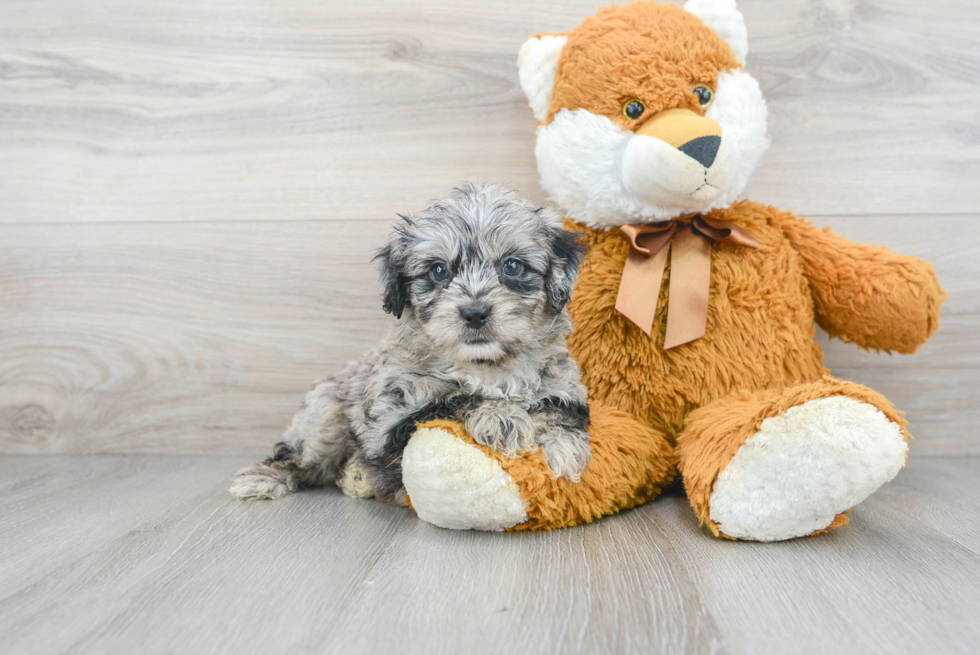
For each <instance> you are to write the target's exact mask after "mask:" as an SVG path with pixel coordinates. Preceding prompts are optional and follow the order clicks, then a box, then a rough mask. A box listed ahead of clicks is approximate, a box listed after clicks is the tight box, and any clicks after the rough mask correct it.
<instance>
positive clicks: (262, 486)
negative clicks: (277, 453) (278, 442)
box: [228, 462, 296, 500]
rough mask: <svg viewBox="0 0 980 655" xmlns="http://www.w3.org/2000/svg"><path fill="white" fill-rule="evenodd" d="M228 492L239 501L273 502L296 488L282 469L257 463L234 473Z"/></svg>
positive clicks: (291, 479) (290, 477)
mask: <svg viewBox="0 0 980 655" xmlns="http://www.w3.org/2000/svg"><path fill="white" fill-rule="evenodd" d="M228 491H230V492H231V495H232V496H234V497H235V498H238V499H239V500H275V499H277V498H282V497H283V496H285V495H287V494H290V493H292V492H294V491H296V487H295V482H294V480H293V478H292V476H289V475H288V474H286V472H285V471H283V470H282V468H280V467H277V466H275V464H267V463H265V462H259V463H258V464H252V465H251V466H246V467H245V468H243V469H242V470H240V471H239V472H238V473H236V474H235V477H234V478H233V482H232V485H231V488H230V489H228Z"/></svg>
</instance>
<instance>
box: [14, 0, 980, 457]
mask: <svg viewBox="0 0 980 655" xmlns="http://www.w3.org/2000/svg"><path fill="white" fill-rule="evenodd" d="M601 4H603V3H602V2H584V1H570V2H523V1H519V0H508V1H501V2H493V1H490V2H479V3H476V2H452V1H450V0H444V1H442V2H437V1H431V2H401V3H399V2H381V1H378V0H370V1H366V2H357V3H351V2H339V1H329V2H326V1H325V2H309V3H301V2H296V1H295V0H284V1H281V2H275V3H269V2H259V1H256V0H237V1H235V0H222V1H220V2H212V3H200V2H194V1H192V0H169V1H166V2H144V1H134V0H118V1H116V2H106V1H101V0H91V1H89V2H69V1H68V0H52V1H51V2H45V3H37V2H32V1H30V0H8V1H6V2H4V3H2V4H0V452H78V453H106V452H128V453H132V452H140V453H158V452H165V453H175V452H258V451H262V450H264V449H265V448H266V447H267V445H268V444H269V443H271V442H272V440H274V439H275V437H276V436H277V434H278V432H279V431H280V430H281V428H282V426H283V425H284V423H285V422H286V421H287V420H288V418H289V415H290V414H291V412H292V411H293V409H294V408H295V406H296V404H297V402H298V396H299V394H300V393H301V392H302V391H303V390H304V389H305V388H307V387H308V385H309V383H310V382H312V381H313V380H314V379H316V378H318V377H321V376H323V375H325V374H329V373H331V372H333V371H335V370H337V368H338V367H339V366H340V365H341V364H342V363H343V362H344V361H346V360H347V359H349V358H351V357H353V356H356V355H357V354H358V353H359V352H361V351H363V350H364V349H366V348H368V347H370V346H371V344H373V343H374V342H375V341H376V340H377V338H378V337H379V336H380V335H381V333H382V332H383V330H384V328H385V325H386V324H387V317H386V316H385V315H384V314H383V313H382V312H381V310H380V303H379V301H378V297H377V291H376V285H375V280H374V274H373V271H372V270H371V267H370V264H369V262H368V260H369V258H370V256H371V252H372V250H373V249H374V248H375V247H376V246H377V244H378V243H379V242H380V240H381V239H382V237H383V235H384V234H385V232H386V230H387V229H388V225H389V218H390V217H392V216H393V215H394V212H395V211H403V210H406V209H412V208H416V207H419V206H420V205H422V204H423V203H424V202H425V201H426V200H427V199H428V198H431V197H433V196H435V195H439V194H441V193H443V192H444V191H445V190H446V189H447V188H448V187H449V186H451V185H452V184H453V183H455V182H457V181H459V180H462V179H488V180H495V181H501V182H506V183H509V184H511V185H512V186H514V187H515V188H517V189H518V190H520V191H521V192H523V193H525V194H527V195H530V196H531V197H532V198H534V199H536V200H537V201H540V202H544V201H545V198H544V195H543V193H542V191H541V190H540V188H539V187H538V185H537V175H536V172H535V167H534V158H533V131H534V130H533V121H532V119H531V117H530V114H529V111H528V110H527V109H526V107H525V105H524V102H523V97H522V96H521V93H520V90H519V88H518V86H517V75H516V69H515V65H514V60H515V57H516V52H517V49H518V47H519V46H520V43H521V42H522V41H523V40H524V39H525V38H526V37H527V36H528V35H530V34H532V33H535V32H538V31H547V30H554V31H557V30H561V29H566V28H569V27H572V26H574V25H575V24H576V23H577V22H578V21H579V20H581V18H582V17H584V16H587V15H589V14H591V13H592V12H593V11H594V10H595V8H596V7H598V6H600V5H601ZM740 6H741V7H742V9H743V11H744V13H745V15H746V21H747V23H748V26H749V30H750V46H751V51H750V55H749V62H748V67H749V69H750V71H752V72H753V73H754V74H755V75H756V76H757V77H758V78H759V79H760V81H761V83H762V85H763V88H764V91H765V92H766V95H767V97H768V99H769V103H770V112H771V114H770V132H771V134H772V137H773V145H772V148H771V150H770V152H769V154H768V155H767V159H766V160H765V162H764V164H763V166H762V167H761V168H760V170H759V171H758V172H757V173H756V175H755V178H754V182H753V184H752V186H751V188H750V189H749V191H748V192H747V193H746V195H747V196H748V197H751V198H753V199H756V200H761V201H764V202H771V203H773V204H778V205H781V206H783V207H786V208H787V209H792V210H794V211H796V212H797V213H801V214H806V215H808V216H809V217H810V218H812V219H813V220H815V222H817V223H819V224H829V225H834V226H835V227H836V228H837V229H838V231H841V232H843V233H845V234H847V235H848V236H850V237H852V238H855V239H857V240H862V241H869V242H874V243H882V244H885V245H888V246H890V247H893V248H894V249H896V250H899V251H902V252H910V253H915V254H918V255H920V256H922V257H926V258H929V259H931V260H933V261H934V262H935V263H936V268H937V270H938V271H939V274H940V277H941V279H942V281H943V283H944V286H945V287H946V289H947V291H948V292H949V300H948V301H947V304H946V305H945V307H944V310H943V316H942V322H941V328H940V331H939V333H938V334H937V336H936V337H935V338H934V339H933V341H932V342H930V343H929V344H927V345H926V346H925V347H924V348H923V349H922V350H921V351H920V352H919V353H918V354H916V355H915V356H912V357H900V356H886V355H873V354H870V353H864V352H861V351H858V350H857V349H855V348H854V347H852V346H848V345H846V344H841V343H839V342H831V343H830V344H828V348H827V353H828V354H827V360H828V363H829V364H830V365H831V366H832V367H833V368H834V369H835V371H836V372H837V373H838V374H839V375H841V376H843V377H848V378H851V379H855V380H859V381H862V382H865V383H868V384H871V385H873V386H875V387H876V388H878V389H879V390H881V391H883V392H884V393H885V394H886V395H888V396H889V397H890V398H891V399H892V400H894V401H895V402H896V404H898V405H899V406H900V407H901V408H903V409H905V410H906V412H907V413H908V416H909V418H910V420H911V421H912V422H913V424H914V432H915V433H916V435H917V436H918V437H919V439H918V441H917V442H916V444H915V445H914V449H915V450H916V451H917V452H919V453H920V454H929V453H933V454H960V453H980V439H978V437H977V436H976V434H975V428H974V426H975V425H976V424H977V423H978V421H980V411H978V408H977V406H978V404H980V339H978V337H977V335H976V333H977V331H978V326H980V283H978V282H977V280H978V269H980V264H978V261H980V224H978V219H980V213H978V211H980V210H978V204H977V200H978V199H980V198H978V197H980V193H978V183H977V180H978V179H980V136H978V132H977V125H978V119H980V111H978V109H977V108H978V107H980V39H977V37H976V34H977V26H978V25H980V6H978V5H977V4H976V3H974V2H972V0H937V1H934V2H926V1H925V0H868V1H857V0H823V1H818V0H813V1H806V0H784V1H782V2H779V3H775V2H765V1H764V0H755V1H750V0H742V2H740Z"/></svg>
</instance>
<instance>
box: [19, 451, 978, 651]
mask: <svg viewBox="0 0 980 655" xmlns="http://www.w3.org/2000/svg"><path fill="white" fill-rule="evenodd" d="M248 461H249V460H248V459H247V458H243V457H231V456H219V455H210V456H201V455H194V456H163V455H158V456H50V455H49V456H6V457H2V458H0V481H2V483H0V492H2V493H3V496H4V498H5V506H4V510H3V511H2V513H0V535H2V539H0V635H2V636H3V643H2V645H0V651H2V652H3V653H4V654H5V655H20V654H23V655H46V654H48V653H71V654H82V653H98V654H106V653H186V654H195V655H196V654H206V653H234V654H236V655H246V654H249V653H261V654H263V655H267V654H270V653H273V654H274V653H287V652H288V653H426V654H432V653H644V654H652V653H729V654H731V655H735V654H739V653H758V654H760V655H768V654H771V653H794V654H796V653H814V654H817V653H823V654H826V653H833V654H834V655H845V654H849V653H917V654H922V653H928V654H929V655H934V654H937V653H977V652H980V615H978V612H977V608H978V607H980V500H978V497H977V493H976V485H977V479H978V478H980V458H977V457H973V458H955V459H953V458H949V459H947V458H938V457H934V458H922V459H918V460H912V461H911V462H910V464H909V466H908V468H907V469H906V470H905V471H903V472H902V473H901V474H900V475H899V477H898V478H897V479H896V480H895V481H894V482H893V483H892V484H891V485H890V486H889V487H887V488H885V489H883V490H881V491H880V492H878V493H877V494H875V495H874V496H872V497H871V498H870V499H869V500H868V501H867V502H865V503H863V504H861V505H860V506H859V507H858V508H857V509H856V510H855V511H854V512H853V520H852V522H851V524H850V525H847V526H845V527H843V528H841V529H838V530H835V531H833V532H831V533H829V534H826V535H821V536H817V537H814V538H809V539H801V540H795V541H789V542H782V543H775V544H757V543H747V542H734V543H733V542H729V541H723V540H718V539H715V538H713V537H711V536H710V535H709V534H708V533H707V532H706V531H704V530H702V529H699V527H698V525H697V522H696V520H695V519H694V516H693V514H692V512H691V511H690V510H689V508H688V507H687V506H686V504H685V500H684V498H683V497H682V496H680V495H676V494H675V495H670V496H667V497H664V498H661V499H659V500H657V501H655V502H653V503H651V504H648V505H646V506H644V507H640V508H637V509H635V510H632V511H628V512H624V513H622V514H621V515H618V516H614V517H610V518H607V519H604V520H603V521H601V522H599V523H595V524H592V525H588V526H582V527H578V528H572V529H567V530H560V531H556V532H551V533H520V534H509V533H478V532H455V531H450V530H442V529H439V528H435V527H433V526H431V525H428V524H426V523H423V522H421V521H419V520H418V519H417V518H415V516H414V515H413V514H412V513H411V512H410V511H409V510H407V509H396V508H392V507H388V506H385V505H381V504H379V503H377V502H374V501H364V500H353V499H349V498H346V497H345V496H343V495H341V494H340V493H339V492H338V491H337V490H336V489H334V488H330V489H323V490H316V491H309V492H303V493H301V494H298V495H296V496H293V497H290V498H287V499H284V500H281V501H274V502H255V503H243V502H240V501H236V500H234V499H232V498H231V497H230V496H229V495H228V494H227V492H226V491H225V488H226V487H227V484H228V480H227V478H228V475H229V474H230V473H231V472H232V471H234V470H235V468H236V467H237V466H239V465H242V464H245V463H246V462H248Z"/></svg>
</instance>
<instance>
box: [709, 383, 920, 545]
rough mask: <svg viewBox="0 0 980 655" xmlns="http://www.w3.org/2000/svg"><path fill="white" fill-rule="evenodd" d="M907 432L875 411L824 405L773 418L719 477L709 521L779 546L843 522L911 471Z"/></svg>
mask: <svg viewBox="0 0 980 655" xmlns="http://www.w3.org/2000/svg"><path fill="white" fill-rule="evenodd" d="M907 455H908V446H907V444H906V443H905V439H904V437H903V435H902V430H901V428H900V427H899V426H898V425H897V424H895V423H894V422H892V421H890V420H889V419H888V418H887V417H886V416H885V415H884V414H883V413H882V412H881V411H879V410H878V409H877V408H876V407H874V406H873V405H869V404H867V403H863V402H860V401H857V400H854V399H853V398H849V397H846V396H831V397H829V398H818V399H815V400H810V401H808V402H805V403H803V404H801V405H797V406H795V407H792V408H790V409H788V410H787V411H785V412H784V413H782V414H780V415H778V416H774V417H771V418H767V419H766V420H764V421H763V422H762V425H761V426H760V428H759V430H758V432H756V433H755V434H754V435H752V436H751V437H750V438H749V439H747V440H746V441H745V443H744V444H742V446H741V447H740V448H739V449H738V451H737V452H736V453H735V456H734V457H733V458H732V460H731V462H730V463H729V464H728V465H727V466H726V467H725V468H724V469H723V470H722V471H721V473H719V474H718V478H717V480H716V481H715V484H714V487H713V488H712V491H711V499H710V516H711V520H712V521H713V522H714V523H716V524H717V526H718V529H719V530H720V531H721V532H722V533H723V534H725V535H727V536H730V537H736V538H738V539H751V540H754V541H779V540H782V539H792V538H794V537H802V536H804V535H808V534H812V533H814V532H816V531H819V530H824V529H826V528H828V527H833V526H832V524H834V526H836V525H839V524H840V523H835V521H839V519H838V516H839V515H840V514H842V513H843V512H846V511H847V510H849V509H851V508H852V507H854V506H855V505H857V504H858V503H860V502H861V501H862V500H864V499H865V498H867V497H868V496H869V495H870V494H871V493H872V492H874V491H875V490H876V489H878V488H879V487H880V486H881V485H883V484H885V483H886V482H888V481H889V480H891V479H892V478H894V477H895V475H896V474H897V473H898V472H899V471H900V470H901V469H902V468H903V467H904V466H905V461H906V457H907Z"/></svg>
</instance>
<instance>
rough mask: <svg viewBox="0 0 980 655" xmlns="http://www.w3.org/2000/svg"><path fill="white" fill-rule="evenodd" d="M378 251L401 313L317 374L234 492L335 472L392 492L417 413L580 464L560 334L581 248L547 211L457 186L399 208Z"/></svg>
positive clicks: (580, 412)
mask: <svg viewBox="0 0 980 655" xmlns="http://www.w3.org/2000/svg"><path fill="white" fill-rule="evenodd" d="M401 218H402V221H401V222H400V223H399V224H398V225H396V227H395V229H394V231H393V232H392V234H391V236H390V237H389V238H388V242H387V244H386V245H385V246H384V247H383V248H382V249H381V250H380V251H379V252H378V254H377V257H376V260H377V262H378V268H379V269H380V273H381V282H382V284H383V286H384V309H385V311H387V312H389V313H391V314H394V315H395V317H396V318H398V319H400V320H397V321H395V322H394V324H393V325H392V327H391V330H390V332H389V333H388V335H387V337H386V338H385V339H384V341H383V342H382V344H381V347H380V348H378V349H377V350H374V351H372V352H370V353H368V354H366V355H364V356H363V357H361V358H360V359H358V360H357V361H355V362H352V363H351V364H349V365H348V366H347V367H346V368H345V369H344V370H343V371H341V372H340V373H339V374H337V375H335V376H333V377H329V378H327V379H325V380H323V381H321V382H318V383H317V384H316V385H315V386H314V387H313V390H312V391H310V392H309V393H307V395H306V399H305V401H304V403H303V405H302V407H301V408H300V410H299V412H298V413H297V414H296V416H295V417H294V418H293V421H292V423H291V424H290V426H289V428H288V429H287V430H286V433H285V438H284V440H283V441H282V442H280V443H278V444H276V445H275V448H274V449H273V455H272V457H270V458H268V459H266V460H265V461H263V462H259V463H257V464H254V465H253V466H250V467H248V468H245V469H243V470H241V471H239V472H238V474H237V475H236V476H235V479H234V484H233V485H232V487H231V492H232V493H233V494H234V495H235V496H237V497H238V498H243V499H258V498H279V497H281V496H283V495H285V494H288V493H290V492H293V491H296V490H297V489H299V488H302V487H305V486H313V485H320V484H324V483H327V482H331V481H335V482H336V483H337V484H338V485H339V486H340V487H341V488H342V489H343V490H344V492H345V493H347V494H348V495H351V496H357V497H371V496H374V497H376V498H378V499H379V500H382V501H384V502H388V503H392V504H396V505H398V504H403V503H404V498H405V490H404V488H403V486H402V475H401V461H400V458H401V454H402V450H404V448H405V444H406V443H407V442H408V439H409V438H410V437H411V435H412V433H413V431H414V430H415V426H416V423H419V422H423V421H428V420H431V419H435V418H454V419H457V420H459V421H461V422H462V423H463V424H464V425H465V427H466V429H467V430H468V431H469V433H470V434H471V435H472V436H473V438H474V439H475V440H476V441H478V442H479V443H481V444H484V445H487V446H489V447H491V448H494V449H496V450H498V451H500V452H502V453H505V454H507V455H511V456H513V455H516V454H517V452H518V451H521V450H527V449H532V448H540V449H541V450H542V451H543V453H544V456H545V457H546V458H547V461H548V464H549V466H550V467H551V470H552V472H553V473H554V474H555V476H556V477H557V476H565V477H566V478H568V479H570V480H574V481H578V480H579V477H580V476H581V474H582V471H583V470H584V469H585V467H586V465H587V464H588V463H589V460H590V458H591V451H590V450H589V435H588V432H587V431H586V429H587V428H588V425H589V408H588V405H587V404H586V400H587V398H586V390H585V387H584V386H583V385H582V383H581V381H580V376H579V370H578V366H577V365H576V363H575V360H573V359H572V358H571V356H570V355H569V352H568V348H567V346H566V344H565V336H566V335H567V334H568V332H569V331H570V330H571V328H572V322H571V319H570V318H569V317H568V312H567V311H566V309H565V304H566V303H567V302H568V299H569V295H570V294H571V291H572V286H573V285H574V283H575V278H576V276H577V275H578V266H579V263H580V261H581V259H582V256H583V251H584V248H583V246H582V245H581V244H579V243H578V242H577V241H576V240H575V235H574V234H572V233H570V232H568V231H566V230H564V229H563V228H562V225H561V221H560V219H559V218H558V216H557V215H555V214H554V213H553V212H551V211H550V210H548V209H543V208H537V209H536V208H534V207H533V206H532V205H530V204H529V203H527V202H526V201H524V200H521V199H520V198H518V197H516V196H515V195H514V194H513V193H511V192H509V191H507V190H505V189H502V188H500V187H497V186H492V185H473V184H465V185H463V186H461V187H459V188H457V189H454V190H453V191H452V193H451V194H450V195H449V196H448V197H446V198H443V199H440V200H436V201H434V202H433V203H432V204H431V205H430V206H429V207H428V208H426V209H425V210H423V211H421V212H419V213H417V214H414V215H412V216H402V217H401Z"/></svg>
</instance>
